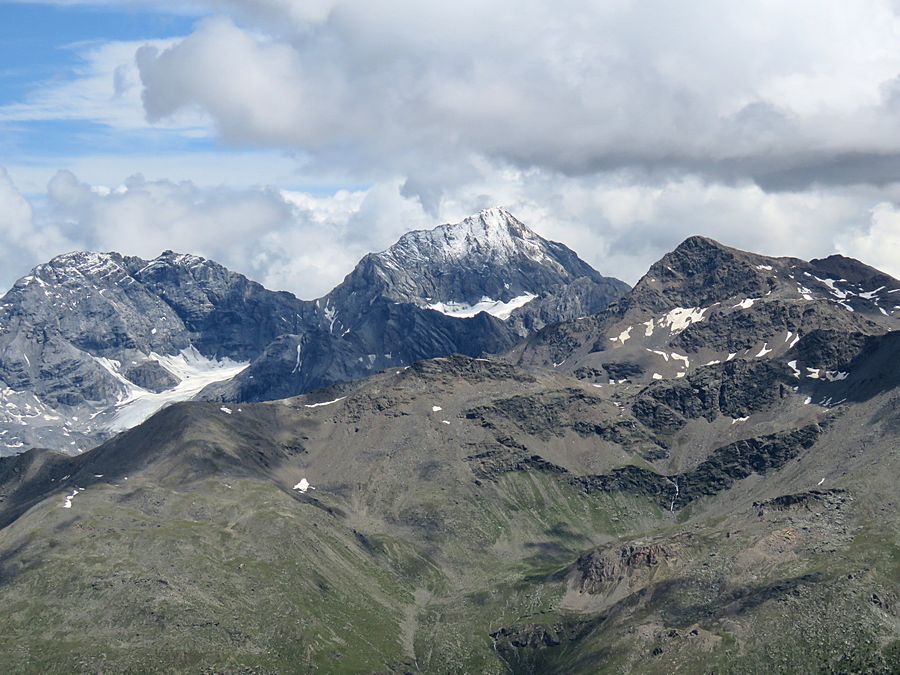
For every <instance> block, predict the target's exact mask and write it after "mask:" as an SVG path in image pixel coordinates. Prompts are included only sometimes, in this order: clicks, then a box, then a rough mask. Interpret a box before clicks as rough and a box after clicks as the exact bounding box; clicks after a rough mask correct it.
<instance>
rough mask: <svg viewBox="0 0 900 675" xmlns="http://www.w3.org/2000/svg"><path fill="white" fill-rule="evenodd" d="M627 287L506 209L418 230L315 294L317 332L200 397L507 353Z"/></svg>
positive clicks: (301, 388)
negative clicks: (456, 355)
mask: <svg viewBox="0 0 900 675" xmlns="http://www.w3.org/2000/svg"><path fill="white" fill-rule="evenodd" d="M627 290H628V286H627V284H625V283H624V282H621V281H619V280H617V279H613V278H610V277H604V276H602V275H600V274H599V273H598V272H597V271H595V270H594V269H592V268H591V267H590V266H589V265H588V264H587V263H585V262H584V261H583V260H581V259H580V258H578V256H577V255H576V254H575V253H574V252H572V251H571V250H570V249H568V248H566V247H565V246H563V245H562V244H558V243H555V242H551V241H548V240H546V239H544V238H542V237H540V236H538V235H537V234H535V233H534V232H533V231H531V230H530V229H529V228H528V227H526V226H525V225H524V224H522V223H521V222H520V221H518V220H517V219H516V218H515V217H513V216H512V215H511V214H510V213H509V212H508V211H506V210H504V209H487V210H484V211H482V212H481V213H479V214H478V215H476V216H472V217H470V218H466V219H465V220H463V221H462V222H459V223H455V224H448V225H440V226H438V227H436V228H434V229H433V230H425V231H414V232H410V233H408V234H405V235H404V236H403V237H401V238H400V240H399V241H398V242H397V243H396V244H394V245H393V246H391V247H390V248H388V249H387V250H386V251H382V252H381V253H373V254H370V255H367V256H366V257H364V258H363V259H362V260H361V261H360V263H359V264H358V265H357V266H356V268H355V269H354V270H353V271H352V272H351V273H350V274H349V275H347V277H346V278H345V279H344V281H343V283H341V284H340V285H339V286H337V287H336V288H335V289H334V290H333V291H331V293H329V294H328V295H326V296H325V297H323V298H320V299H319V300H317V301H316V303H315V305H316V312H317V317H318V325H317V326H316V330H311V331H307V332H304V333H303V334H300V335H296V336H293V337H291V336H285V337H284V338H282V339H281V340H279V341H278V342H277V343H275V344H273V345H271V347H270V348H269V349H267V350H266V352H265V353H263V354H262V355H261V356H260V357H259V358H258V359H256V360H255V361H254V362H253V363H252V364H251V365H250V367H249V368H247V370H245V371H243V372H242V373H241V374H240V375H238V376H237V377H235V378H234V379H233V380H231V381H229V382H227V383H224V384H222V385H213V386H211V387H210V388H208V389H207V390H206V392H204V396H205V397H206V398H209V399H214V400H218V401H222V402H236V401H237V402H239V401H264V400H271V399H274V398H280V397H285V396H291V395H297V394H301V393H304V392H308V391H312V390H314V389H316V388H319V387H324V386H328V385H329V384H334V383H337V382H347V381H350V380H354V379H359V378H361V377H366V376H368V375H371V374H373V373H376V372H378V371H380V370H384V369H387V368H396V367H402V366H406V365H408V364H410V363H413V362H415V361H417V360H420V359H426V358H433V357H436V356H444V355H449V354H454V353H459V354H465V355H469V356H478V355H480V354H496V353H500V352H504V351H506V350H508V349H510V348H511V347H512V346H514V345H515V344H516V343H518V342H520V341H521V339H522V338H523V337H524V336H526V335H529V334H530V333H532V332H534V331H535V330H538V329H539V328H541V327H543V326H545V325H548V324H552V323H556V322H559V321H564V320H568V319H574V318H575V317H578V316H584V315H587V314H593V313H596V312H599V311H601V310H603V309H605V308H606V307H607V306H608V305H609V304H610V302H612V301H613V300H615V299H617V298H619V297H621V296H622V294H623V293H625V292H626V291H627Z"/></svg>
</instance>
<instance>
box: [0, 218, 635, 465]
mask: <svg viewBox="0 0 900 675" xmlns="http://www.w3.org/2000/svg"><path fill="white" fill-rule="evenodd" d="M401 271H402V273H401ZM625 290H627V286H626V285H625V284H623V283H622V282H618V281H616V280H613V279H608V278H605V277H602V276H600V275H599V274H598V273H597V272H596V271H594V270H593V269H591V268H590V266H588V265H587V264H586V263H584V262H583V261H581V260H580V259H579V258H578V257H577V256H576V255H575V254H574V253H572V252H571V251H570V250H569V249H567V248H566V247H564V246H562V245H561V244H555V243H552V242H548V241H546V240H544V239H542V238H541V237H539V236H538V235H536V234H534V233H533V232H531V231H530V230H529V229H528V228H527V227H525V226H524V225H523V224H522V223H520V222H519V221H517V220H515V218H513V217H512V216H511V215H510V214H509V213H508V212H506V211H503V210H499V209H495V210H488V211H484V212H482V213H481V214H479V215H478V216H475V217H473V218H469V219H466V220H465V221H463V222H462V223H459V224H457V225H445V226H441V227H438V228H437V229H435V230H433V231H431V232H413V233H410V234H408V235H406V236H404V237H403V238H402V239H401V240H400V242H398V243H397V244H396V245H395V246H393V247H391V248H390V249H388V250H387V251H385V252H383V253H380V254H374V255H370V256H366V258H364V259H363V261H362V262H360V264H359V265H358V266H357V268H356V269H355V270H354V271H353V272H352V273H351V274H350V275H349V276H348V277H347V279H346V280H345V281H344V283H343V284H341V285H340V286H338V287H337V288H336V289H335V290H334V291H332V292H331V293H330V294H328V295H327V296H325V297H324V298H320V299H319V300H316V301H303V300H298V299H297V298H295V297H294V296H293V295H291V294H289V293H284V292H273V291H269V290H267V289H265V288H263V287H262V286H260V285H259V284H257V283H255V282H252V281H250V280H248V279H247V278H246V277H244V276H242V275H239V274H235V273H233V272H230V271H229V270H227V269H226V268H224V267H222V266H221V265H219V264H217V263H215V262H213V261H210V260H205V259H203V258H199V257H196V256H191V255H183V254H175V253H173V252H171V251H167V252H165V253H163V254H162V255H161V256H159V257H158V258H155V259H154V260H149V261H148V260H142V259H140V258H135V257H126V256H121V255H119V254H117V253H89V252H80V253H71V254H67V255H63V256H59V257H57V258H54V259H53V260H51V261H50V262H49V263H47V264H44V265H39V266H38V267H36V268H35V269H34V270H32V272H31V274H29V275H28V276H26V277H24V278H22V279H20V280H19V281H17V282H16V284H15V285H14V286H13V288H12V289H11V290H10V291H9V292H8V293H7V294H6V295H5V296H4V297H3V299H2V301H0V381H2V390H0V454H9V453H13V452H21V451H22V450H24V449H27V448H29V447H33V446H38V447H47V448H52V449H56V450H61V451H66V452H80V451H83V450H85V449H87V448H90V447H93V446H95V445H97V444H98V443H99V442H102V441H103V440H105V439H107V438H110V437H111V436H112V435H113V434H114V433H116V432H118V431H122V430H124V429H127V428H130V427H132V426H134V425H136V424H139V423H140V422H142V421H143V420H144V419H146V418H147V417H148V416H149V415H151V414H152V413H153V412H155V411H157V410H159V409H160V408H161V407H163V406H165V405H168V404H170V403H173V402H176V401H182V400H187V399H191V398H195V397H197V396H203V397H205V398H210V399H219V400H223V401H237V402H241V401H250V400H253V401H261V400H272V399H276V398H282V397H285V396H290V395H296V394H299V393H303V392H307V391H311V390H313V389H316V388H318V387H323V386H328V385H330V384H334V383H337V382H345V381H351V380H355V379H359V378H361V377H366V376H368V375H371V374H372V373H375V372H378V371H379V370H381V369H384V368H391V367H394V368H396V367H404V366H406V365H409V364H410V363H413V362H414V361H416V360H419V359H423V358H432V357H435V356H442V355H449V354H453V353H457V352H459V353H464V354H468V355H471V356H478V355H481V354H484V353H500V352H504V351H506V350H508V349H510V348H511V347H512V346H514V345H515V344H516V343H517V342H518V341H520V340H521V338H522V336H524V335H526V334H528V333H529V331H532V330H534V329H536V328H537V327H540V326H543V325H544V324H545V323H547V322H551V321H556V320H563V319H568V318H573V317H574V316H580V315H581V314H582V313H585V312H594V311H599V310H600V309H603V308H605V307H606V306H607V305H608V304H609V302H610V301H611V300H613V299H615V298H618V297H619V296H621V294H622V293H623V292H624V291H625ZM532 296H533V297H532ZM526 300H527V301H528V302H527V303H526ZM442 303H443V304H442ZM461 303H472V304H473V305H474V307H473V308H471V309H470V310H469V311H461V310H460V304H461ZM479 303H480V304H479ZM523 303H524V305H525V306H521V305H523ZM445 306H446V307H451V308H452V311H451V310H448V309H446V307H445ZM516 307H518V309H515V308H516ZM436 308H442V309H443V312H440V311H435V309H436ZM504 308H505V310H504ZM478 309H486V310H487V311H486V312H484V313H479V312H478V311H477V310H478Z"/></svg>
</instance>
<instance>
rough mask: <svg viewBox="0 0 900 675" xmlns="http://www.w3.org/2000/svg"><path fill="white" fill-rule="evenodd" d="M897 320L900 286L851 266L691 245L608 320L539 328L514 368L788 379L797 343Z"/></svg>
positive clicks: (599, 380) (816, 373)
mask: <svg viewBox="0 0 900 675" xmlns="http://www.w3.org/2000/svg"><path fill="white" fill-rule="evenodd" d="M898 318H900V281H897V280H896V279H893V278H892V277H890V276H888V275H886V274H883V273H881V272H879V271H878V270H875V269H873V268H871V267H868V266H867V265H865V264H863V263H861V262H859V261H856V260H852V259H849V258H843V257H841V256H832V257H830V258H826V259H824V260H813V261H810V262H805V261H802V260H797V259H793V258H769V257H765V256H761V255H756V254H753V253H747V252H744V251H739V250H737V249H732V248H729V247H726V246H723V245H721V244H719V243H717V242H715V241H712V240H710V239H706V238H703V237H692V238H690V239H688V240H686V241H685V242H684V243H682V244H681V245H680V246H679V247H678V248H677V249H675V250H674V251H673V252H672V253H669V254H667V255H666V256H665V257H663V258H662V259H661V260H660V261H659V262H657V263H656V264H654V265H653V266H652V267H651V268H650V270H649V271H648V272H647V274H646V275H645V276H644V277H643V278H642V279H641V280H640V281H639V282H638V284H637V285H636V286H635V287H634V289H633V290H632V291H631V292H630V293H628V294H627V295H626V296H625V297H624V298H622V299H621V300H620V301H619V302H617V303H615V304H614V305H613V306H612V307H610V308H609V309H608V310H606V311H604V312H600V313H598V314H596V315H594V316H591V317H587V318H584V319H579V320H576V321H572V322H563V323H560V324H558V325H555V326H550V327H547V328H545V329H544V330H542V331H540V332H538V333H536V334H535V335H533V336H531V337H530V338H529V339H528V340H527V341H526V342H524V343H523V344H522V345H521V346H520V347H518V348H517V349H516V350H515V352H514V359H515V360H516V362H517V363H520V364H521V365H524V366H528V367H545V368H552V369H555V370H557V371H558V372H565V373H569V374H573V375H574V376H576V377H578V378H579V379H583V380H586V381H589V382H592V383H595V384H604V385H606V384H610V385H614V384H615V383H624V382H633V383H649V382H653V381H655V380H659V379H668V378H677V377H685V376H687V375H688V374H689V373H691V372H693V371H695V370H696V369H697V368H700V367H703V366H705V365H716V364H720V363H728V362H730V361H733V360H734V359H740V358H748V359H782V360H784V361H785V362H786V363H791V362H794V366H792V368H794V370H796V368H795V366H796V365H797V363H796V358H794V357H795V355H796V356H799V354H798V352H797V346H798V343H799V341H800V340H801V338H802V337H803V336H806V335H809V334H811V333H813V332H814V331H819V330H832V331H837V332H840V333H845V332H853V333H859V334H861V335H879V334H882V333H885V332H887V331H889V330H895V329H897V327H898ZM801 365H803V367H804V368H806V369H804V370H802V371H801V372H800V373H799V376H800V377H802V378H825V379H828V378H833V377H839V376H840V375H839V374H838V371H835V370H833V369H829V368H826V365H827V364H825V363H824V362H823V363H813V362H807V363H803V364H801Z"/></svg>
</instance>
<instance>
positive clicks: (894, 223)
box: [837, 202, 900, 279]
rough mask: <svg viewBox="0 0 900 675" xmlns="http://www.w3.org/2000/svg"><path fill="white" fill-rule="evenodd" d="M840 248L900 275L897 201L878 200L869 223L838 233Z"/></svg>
mask: <svg viewBox="0 0 900 675" xmlns="http://www.w3.org/2000/svg"><path fill="white" fill-rule="evenodd" d="M837 250H838V251H839V252H841V253H843V254H845V255H849V256H851V257H854V258H859V259H861V260H863V261H865V262H866V263H868V264H869V265H871V266H872V267H876V268H878V269H880V270H881V271H883V272H887V273H888V274H890V275H891V276H892V277H894V278H895V279H900V209H898V208H897V206H896V205H895V204H889V203H885V202H882V203H881V204H877V205H876V206H875V207H874V208H873V209H872V213H871V220H870V221H869V223H868V224H867V225H866V226H865V227H863V228H859V229H857V230H853V231H850V232H846V233H843V234H841V235H840V236H839V237H838V240H837Z"/></svg>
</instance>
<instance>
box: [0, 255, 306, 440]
mask: <svg viewBox="0 0 900 675" xmlns="http://www.w3.org/2000/svg"><path fill="white" fill-rule="evenodd" d="M303 311H304V303H302V302H300V301H298V300H297V299H296V298H294V296H292V295H290V294H289V293H276V292H272V291H269V290H266V289H265V288H263V287H262V286H260V285H259V284H257V283H255V282H252V281H249V280H248V279H246V278H245V277H243V276H241V275H239V274H235V273H233V272H229V271H228V270H227V269H225V268H224V267H222V266H221V265H218V264H216V263H214V262H212V261H209V260H204V259H203V258H198V257H195V256H188V255H176V254H174V253H172V252H171V251H167V252H165V253H163V254H162V255H161V256H159V257H158V258H155V259H154V260H149V261H148V260H142V259H140V258H135V257H124V256H121V255H118V254H116V253H108V254H101V253H72V254H67V255H63V256H59V257H57V258H54V259H53V260H51V261H50V262H49V263H46V264H44V265H39V266H38V267H36V268H35V269H34V270H32V272H31V274H29V275H28V276H26V277H23V278H22V279H20V280H19V281H17V282H16V284H15V285H14V286H13V288H12V289H11V290H10V291H9V292H8V293H6V295H5V296H4V297H3V299H2V301H0V380H2V382H3V385H4V388H3V391H2V393H0V397H2V408H0V436H2V439H3V440H2V441H0V442H2V443H3V444H4V445H5V447H6V448H8V449H11V450H14V449H17V448H23V447H29V446H32V445H39V446H46V447H54V448H58V449H61V450H76V449H77V450H83V449H85V448H86V447H90V446H92V445H95V444H96V442H97V439H102V438H104V437H109V436H111V435H112V433H113V432H114V431H117V430H121V429H124V428H128V427H129V426H133V425H134V424H136V423H138V422H140V421H142V420H143V419H145V418H146V417H147V416H148V415H149V414H151V413H152V412H154V411H155V410H157V409H158V408H159V407H161V406H162V405H164V404H165V403H167V402H170V401H175V400H184V399H186V398H190V397H191V396H193V395H195V394H196V393H198V392H199V391H200V390H201V389H202V388H203V387H204V386H205V385H207V384H209V383H210V382H214V381H216V380H220V379H227V378H230V377H233V376H234V374H235V373H237V372H239V371H240V370H241V369H242V368H244V367H246V366H247V364H248V362H249V360H250V359H251V358H252V357H254V356H256V355H257V354H259V353H260V352H261V351H262V350H263V349H264V348H265V346H266V345H268V344H269V343H270V342H271V341H272V340H274V339H275V338H277V337H278V336H279V335H281V334H283V333H286V332H288V333H289V332H294V331H297V330H299V329H300V328H301V327H302V325H303V319H302V316H301V312H303Z"/></svg>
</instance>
